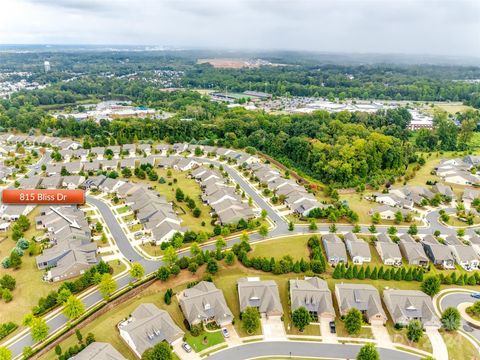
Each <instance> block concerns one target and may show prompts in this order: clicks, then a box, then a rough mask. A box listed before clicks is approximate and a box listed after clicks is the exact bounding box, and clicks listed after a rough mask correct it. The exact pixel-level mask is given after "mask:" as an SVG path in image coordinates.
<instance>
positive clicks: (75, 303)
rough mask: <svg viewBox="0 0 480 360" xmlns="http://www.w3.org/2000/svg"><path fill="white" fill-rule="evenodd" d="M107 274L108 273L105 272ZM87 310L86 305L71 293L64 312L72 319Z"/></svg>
mask: <svg viewBox="0 0 480 360" xmlns="http://www.w3.org/2000/svg"><path fill="white" fill-rule="evenodd" d="M104 275H106V274H104ZM84 312H85V305H83V302H82V301H81V300H80V299H79V298H77V297H76V296H75V295H70V297H69V298H68V299H67V301H66V302H65V304H64V308H63V314H64V315H65V316H66V317H67V318H69V319H70V320H73V319H76V318H78V317H79V316H80V315H82V314H83V313H84Z"/></svg>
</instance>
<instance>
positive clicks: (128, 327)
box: [118, 303, 185, 358]
mask: <svg viewBox="0 0 480 360" xmlns="http://www.w3.org/2000/svg"><path fill="white" fill-rule="evenodd" d="M118 330H119V331H120V336H121V337H122V339H123V340H124V341H125V342H126V343H127V345H128V346H129V347H130V349H131V350H132V351H133V352H134V353H135V355H137V356H138V357H139V358H141V357H142V354H143V353H144V352H145V351H146V350H148V349H150V348H152V347H154V346H155V345H156V344H158V343H160V342H162V341H166V342H168V343H169V344H173V343H176V342H177V341H181V340H182V338H183V335H185V333H184V332H183V331H182V330H181V329H180V328H179V327H178V326H177V325H176V324H175V323H174V321H173V320H172V318H171V317H170V315H169V313H168V312H166V311H165V310H160V309H159V308H157V307H156V306H155V305H154V304H151V303H147V304H141V305H140V306H138V307H137V308H136V309H135V310H134V311H133V312H132V314H131V316H130V317H129V318H127V319H126V320H123V321H121V322H120V323H119V324H118Z"/></svg>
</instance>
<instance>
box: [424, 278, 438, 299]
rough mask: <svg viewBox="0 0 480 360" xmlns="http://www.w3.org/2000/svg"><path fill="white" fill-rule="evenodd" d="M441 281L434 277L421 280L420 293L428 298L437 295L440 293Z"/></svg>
mask: <svg viewBox="0 0 480 360" xmlns="http://www.w3.org/2000/svg"><path fill="white" fill-rule="evenodd" d="M440 285H441V281H440V278H439V277H438V276H436V275H429V276H427V277H426V278H425V279H423V281H422V284H421V286H420V287H421V289H422V291H423V292H424V293H425V294H427V295H430V296H433V295H435V294H437V293H438V292H439V291H440Z"/></svg>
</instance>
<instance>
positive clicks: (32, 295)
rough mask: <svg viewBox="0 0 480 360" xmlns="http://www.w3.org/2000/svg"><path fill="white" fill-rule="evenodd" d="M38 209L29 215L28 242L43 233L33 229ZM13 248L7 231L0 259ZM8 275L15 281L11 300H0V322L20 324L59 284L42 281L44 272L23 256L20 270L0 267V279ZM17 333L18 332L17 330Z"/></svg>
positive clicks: (30, 258)
mask: <svg viewBox="0 0 480 360" xmlns="http://www.w3.org/2000/svg"><path fill="white" fill-rule="evenodd" d="M38 214H39V208H38V207H37V208H35V209H34V210H33V211H32V212H31V213H30V214H29V215H28V218H29V219H30V223H31V226H30V229H29V230H27V231H26V232H25V238H26V239H28V240H30V239H31V238H32V237H33V236H37V237H38V236H40V235H42V234H43V231H41V230H40V231H39V230H36V229H35V224H34V218H35V217H36V216H38ZM14 247H15V242H14V241H13V240H12V238H11V231H8V232H7V233H6V234H5V236H4V239H3V240H1V241H0V259H3V258H5V257H7V256H9V255H10V253H11V251H12V250H13V248H14ZM5 274H9V275H11V276H13V277H14V278H15V280H16V281H17V286H16V288H15V290H13V300H12V301H11V302H9V303H5V302H4V301H2V300H0V319H1V321H0V322H2V323H3V322H7V321H13V322H15V323H17V324H20V323H21V321H22V319H23V317H24V316H25V315H26V314H27V313H29V312H30V311H31V309H32V307H33V306H35V305H37V303H38V299H40V298H41V297H43V296H46V295H47V294H48V293H49V292H50V291H52V290H56V289H57V288H58V287H59V286H60V284H61V283H50V282H45V281H43V280H42V277H43V274H44V272H43V271H42V270H39V269H38V268H37V264H36V262H35V256H29V255H28V254H25V255H24V256H23V257H22V265H21V267H20V269H18V270H13V269H4V268H3V267H1V266H0V277H1V276H3V275H5ZM17 331H18V330H17Z"/></svg>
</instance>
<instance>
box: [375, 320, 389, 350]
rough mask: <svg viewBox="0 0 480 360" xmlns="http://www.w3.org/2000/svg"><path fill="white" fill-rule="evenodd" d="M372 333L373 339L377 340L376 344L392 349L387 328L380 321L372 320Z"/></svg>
mask: <svg viewBox="0 0 480 360" xmlns="http://www.w3.org/2000/svg"><path fill="white" fill-rule="evenodd" d="M371 326H372V333H373V337H374V338H375V340H377V341H378V346H381V347H384V348H387V349H393V348H394V346H393V344H392V338H391V337H390V334H389V333H388V330H387V328H386V327H385V326H383V324H382V323H381V322H375V321H372V324H371Z"/></svg>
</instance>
